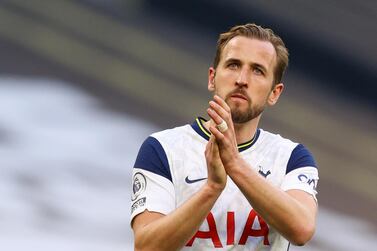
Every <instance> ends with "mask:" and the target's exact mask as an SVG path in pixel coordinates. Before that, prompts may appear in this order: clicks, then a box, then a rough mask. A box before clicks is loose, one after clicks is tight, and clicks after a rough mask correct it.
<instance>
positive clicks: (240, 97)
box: [230, 93, 249, 101]
mask: <svg viewBox="0 0 377 251" xmlns="http://www.w3.org/2000/svg"><path fill="white" fill-rule="evenodd" d="M230 97H231V98H234V99H242V100H246V101H249V99H248V98H247V97H246V96H245V95H243V94H241V93H234V94H232V95H230Z"/></svg>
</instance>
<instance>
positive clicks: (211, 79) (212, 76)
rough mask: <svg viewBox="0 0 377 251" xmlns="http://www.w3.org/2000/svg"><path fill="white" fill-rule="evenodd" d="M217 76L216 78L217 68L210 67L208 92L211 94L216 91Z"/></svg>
mask: <svg viewBox="0 0 377 251" xmlns="http://www.w3.org/2000/svg"><path fill="white" fill-rule="evenodd" d="M215 76H216V70H215V68H213V67H209V69H208V91H210V92H213V91H215Z"/></svg>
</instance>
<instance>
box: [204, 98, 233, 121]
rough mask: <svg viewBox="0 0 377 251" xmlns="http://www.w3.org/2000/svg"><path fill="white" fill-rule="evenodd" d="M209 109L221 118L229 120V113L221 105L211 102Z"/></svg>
mask: <svg viewBox="0 0 377 251" xmlns="http://www.w3.org/2000/svg"><path fill="white" fill-rule="evenodd" d="M209 107H210V108H211V109H212V110H214V111H215V112H216V113H217V114H219V116H220V117H222V118H223V119H225V120H227V119H228V118H229V112H227V111H226V110H225V109H224V108H223V107H222V106H221V105H219V104H218V103H216V102H215V101H212V100H211V101H209Z"/></svg>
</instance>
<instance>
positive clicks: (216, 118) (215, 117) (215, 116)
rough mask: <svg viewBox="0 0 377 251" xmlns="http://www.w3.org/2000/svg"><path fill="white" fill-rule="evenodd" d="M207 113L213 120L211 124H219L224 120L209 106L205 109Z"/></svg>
mask: <svg viewBox="0 0 377 251" xmlns="http://www.w3.org/2000/svg"><path fill="white" fill-rule="evenodd" d="M207 113H208V115H209V116H210V118H211V119H212V120H213V122H214V124H213V123H212V124H211V125H214V126H216V125H219V124H221V122H222V121H223V120H224V119H223V118H222V117H220V115H219V114H218V113H217V112H215V111H214V110H213V109H211V108H208V109H207Z"/></svg>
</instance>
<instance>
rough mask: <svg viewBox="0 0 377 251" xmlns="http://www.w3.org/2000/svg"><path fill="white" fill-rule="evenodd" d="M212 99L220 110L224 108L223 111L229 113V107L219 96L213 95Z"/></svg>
mask: <svg viewBox="0 0 377 251" xmlns="http://www.w3.org/2000/svg"><path fill="white" fill-rule="evenodd" d="M213 99H214V100H215V101H216V103H217V104H219V105H220V106H221V107H222V108H224V110H225V111H227V112H228V113H229V112H230V107H229V105H228V104H227V103H226V102H225V100H224V99H222V98H221V97H220V96H218V95H215V96H213Z"/></svg>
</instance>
